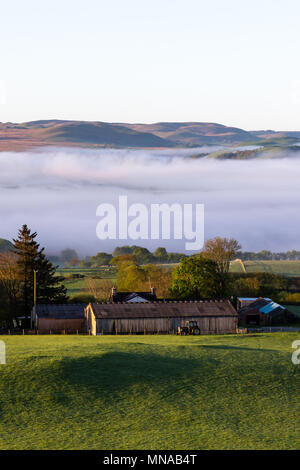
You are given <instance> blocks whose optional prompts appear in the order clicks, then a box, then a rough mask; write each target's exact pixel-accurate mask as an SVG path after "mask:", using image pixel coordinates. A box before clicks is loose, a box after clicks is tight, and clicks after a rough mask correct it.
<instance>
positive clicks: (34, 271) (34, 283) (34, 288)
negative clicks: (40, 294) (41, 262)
mask: <svg viewBox="0 0 300 470" xmlns="http://www.w3.org/2000/svg"><path fill="white" fill-rule="evenodd" d="M36 273H37V270H36V269H34V270H33V319H34V327H35V329H36V328H37V324H36ZM31 327H32V325H31Z"/></svg>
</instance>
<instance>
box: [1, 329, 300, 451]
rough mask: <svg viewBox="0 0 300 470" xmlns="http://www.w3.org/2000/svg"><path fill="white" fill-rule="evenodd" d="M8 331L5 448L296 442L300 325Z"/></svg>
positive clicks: (279, 445) (285, 445)
mask: <svg viewBox="0 0 300 470" xmlns="http://www.w3.org/2000/svg"><path fill="white" fill-rule="evenodd" d="M1 339H2V340H4V341H5V343H6V346H7V364H6V365H0V414H1V416H0V418H1V419H0V448H1V449H147V448H148V449H149V448H150V449H172V450H174V449H295V448H299V445H300V436H299V429H298V434H297V423H298V414H297V409H298V405H299V385H300V375H299V368H298V369H297V368H295V366H293V365H292V363H291V353H292V349H291V343H292V341H294V340H295V339H300V338H299V335H298V334H294V333H278V334H264V335H262V334H260V335H253V336H250V335H249V336H206V337H204V336H203V337H200V338H196V337H186V338H184V337H176V336H126V337H125V336H124V337H120V336H117V337H116V336H115V337H112V336H107V337H99V336H98V337H92V336H90V337H89V336H86V337H83V336H73V337H71V336H69V337H67V336H36V337H29V336H28V337H26V336H25V337H22V336H20V337H12V336H10V337H7V336H6V337H3V336H2V337H1Z"/></svg>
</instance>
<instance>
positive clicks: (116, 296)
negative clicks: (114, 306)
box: [110, 287, 157, 303]
mask: <svg viewBox="0 0 300 470" xmlns="http://www.w3.org/2000/svg"><path fill="white" fill-rule="evenodd" d="M155 300H157V297H156V289H155V287H152V288H151V291H150V292H119V291H117V289H116V288H115V287H113V288H112V291H111V296H110V302H112V303H118V302H126V303H136V302H154V301H155Z"/></svg>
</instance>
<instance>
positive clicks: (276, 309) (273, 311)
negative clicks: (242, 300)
mask: <svg viewBox="0 0 300 470" xmlns="http://www.w3.org/2000/svg"><path fill="white" fill-rule="evenodd" d="M284 310H286V308H285V307H283V306H282V305H279V304H277V303H276V302H273V301H272V300H267V299H258V300H257V301H256V302H252V303H251V304H250V305H246V306H245V307H243V308H241V309H240V310H239V312H238V313H239V315H245V314H250V313H252V314H259V313H263V314H265V315H271V316H276V315H277V314H278V313H282V312H283V311H284Z"/></svg>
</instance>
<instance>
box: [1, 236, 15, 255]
mask: <svg viewBox="0 0 300 470" xmlns="http://www.w3.org/2000/svg"><path fill="white" fill-rule="evenodd" d="M12 247H13V244H12V243H11V242H10V241H9V240H5V239H4V238H0V253H7V252H8V250H9V249H10V248H12Z"/></svg>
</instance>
